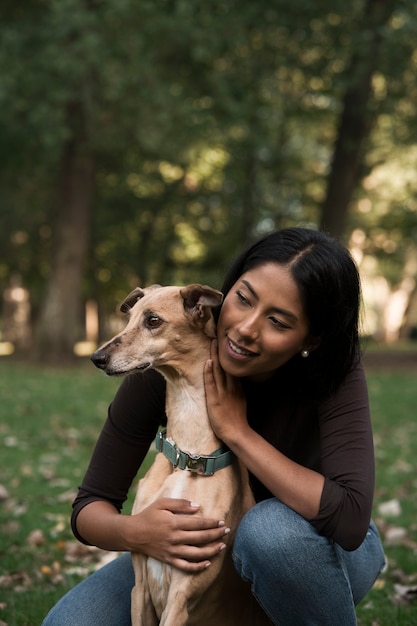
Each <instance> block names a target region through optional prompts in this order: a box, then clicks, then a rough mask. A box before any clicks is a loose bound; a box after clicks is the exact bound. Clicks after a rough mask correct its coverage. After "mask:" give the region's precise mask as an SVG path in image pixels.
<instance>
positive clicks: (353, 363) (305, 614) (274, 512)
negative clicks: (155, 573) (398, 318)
mask: <svg viewBox="0 0 417 626" xmlns="http://www.w3.org/2000/svg"><path fill="white" fill-rule="evenodd" d="M223 293H224V295H225V299H224V302H223V304H222V307H221V309H220V310H219V311H218V312H217V316H218V332H217V335H218V336H217V340H216V341H215V342H213V346H212V354H211V358H210V359H209V360H208V362H207V364H206V369H205V387H206V398H207V406H208V411H209V416H210V420H211V424H212V426H213V429H214V430H215V432H216V434H217V435H218V437H219V438H220V439H221V440H222V441H223V442H224V443H225V444H226V445H228V446H229V447H230V448H231V450H232V451H233V452H234V453H235V454H236V455H237V456H238V457H239V458H240V459H241V461H242V462H243V463H244V464H245V465H246V466H247V468H248V470H249V472H250V475H251V481H252V487H253V491H254V494H255V498H256V502H257V504H256V505H255V506H254V507H253V508H252V509H251V510H250V511H249V512H248V513H247V514H246V516H245V517H244V518H243V520H242V521H241V523H240V525H239V527H238V529H237V534H236V538H235V542H234V546H233V556H234V562H235V566H236V569H237V571H238V572H239V574H240V575H241V576H242V578H244V579H245V580H249V581H250V582H251V586H252V591H253V593H254V595H255V597H256V598H257V600H258V602H259V603H260V605H261V606H262V607H263V609H264V611H265V613H267V614H268V616H269V617H270V619H271V620H272V622H273V623H274V624H279V625H283V626H293V625H294V626H296V625H300V626H301V625H305V626H313V625H317V626H327V625H328V626H330V625H331V626H334V624H337V625H338V626H354V625H355V624H356V617H355V605H356V604H357V603H358V602H360V600H361V599H362V598H363V597H364V596H365V595H366V593H367V592H368V591H369V589H370V588H371V587H372V585H373V583H374V581H375V580H376V578H377V577H378V575H379V573H380V572H381V570H382V568H383V566H384V554H383V550H382V546H381V543H380V540H379V537H378V533H377V531H376V528H375V526H374V524H373V522H372V521H371V510H372V500H373V490H374V457H373V442H372V428H371V421H370V416H369V404H368V395H367V387H366V381H365V376H364V372H363V368H362V364H361V358H360V350H359V339H358V318H359V304H360V285H359V278H358V272H357V269H356V267H355V264H354V262H353V261H352V259H351V257H350V255H349V253H348V252H347V250H346V249H345V248H344V247H343V246H342V245H341V244H340V243H339V242H337V241H336V240H333V239H331V238H330V237H328V236H326V235H325V234H323V233H321V232H319V231H314V230H310V229H303V228H290V229H284V230H281V231H278V232H274V233H271V234H269V235H267V236H266V237H263V238H262V239H260V240H259V241H258V242H256V243H255V244H254V245H252V246H251V247H250V248H248V249H247V250H245V251H244V252H243V254H242V255H241V256H240V257H239V258H238V259H237V260H236V262H235V263H234V264H233V265H232V267H231V269H230V271H229V273H228V275H227V276H226V280H225V282H224V285H223ZM164 405H165V383H164V380H163V378H162V377H161V376H160V375H159V374H158V373H156V372H148V373H145V374H132V375H131V376H129V377H127V378H126V379H125V381H124V382H123V383H122V385H121V387H120V389H119V391H118V393H117V395H116V397H115V399H114V401H113V403H112V404H111V406H110V408H109V415H108V419H107V421H106V423H105V425H104V428H103V431H102V433H101V435H100V438H99V440H98V443H97V446H96V448H95V451H94V454H93V457H92V460H91V462H90V466H89V468H88V470H87V474H86V476H85V478H84V481H83V484H82V485H81V487H80V490H79V494H78V496H77V498H76V500H75V502H74V512H73V518H72V523H73V530H74V533H75V535H76V536H77V537H78V538H79V539H80V541H83V542H85V543H89V544H93V545H96V546H99V547H101V548H104V549H107V550H116V551H126V552H127V554H124V555H122V556H121V557H118V558H117V559H116V560H115V561H113V562H112V563H111V564H109V565H108V566H106V567H104V568H103V569H101V570H99V571H98V572H96V573H95V574H93V575H92V576H90V577H89V578H87V579H86V580H85V581H84V582H82V583H81V584H80V585H78V586H77V587H75V588H74V589H73V590H72V591H71V592H69V593H68V594H67V595H66V596H64V598H62V600H61V601H60V602H59V603H58V604H57V605H56V606H55V607H54V608H53V609H52V611H51V612H50V613H49V615H48V616H47V618H46V620H45V622H44V625H45V626H50V625H55V626H59V625H64V624H75V623H80V624H83V626H90V625H93V624H97V625H98V624H100V626H105V625H110V624H111V625H114V626H115V625H117V626H121V625H124V624H126V625H128V624H130V591H131V588H132V587H133V584H134V579H133V570H132V566H131V562H130V555H129V554H128V552H131V551H142V552H144V553H146V554H148V555H150V556H153V557H155V558H157V559H159V560H161V561H165V562H166V563H169V564H171V565H173V566H174V567H178V568H180V569H182V570H184V571H186V572H190V573H191V572H198V571H200V570H202V569H204V568H205V567H207V565H208V564H209V563H210V562H211V560H212V559H215V558H216V555H217V554H218V552H219V551H220V550H221V549H222V548H223V547H224V543H225V542H227V532H228V529H227V528H225V527H224V525H222V520H210V519H204V518H201V517H199V516H198V515H194V513H198V504H197V505H196V504H195V503H190V502H188V501H184V500H176V499H163V500H158V501H157V502H155V503H154V504H153V505H151V506H150V507H149V508H148V509H146V510H145V511H142V512H141V513H139V514H138V515H135V516H129V515H121V514H120V511H121V508H122V504H123V502H124V500H125V499H126V494H127V491H128V489H129V487H130V485H131V483H132V481H133V479H134V477H135V475H136V473H137V471H138V469H139V467H140V464H141V462H142V460H143V459H144V457H145V455H146V452H147V450H148V448H149V445H150V444H151V442H152V440H153V438H154V436H155V434H156V431H157V429H158V427H159V426H160V425H161V424H164V423H165V422H166V416H165V412H164ZM92 598H93V600H92Z"/></svg>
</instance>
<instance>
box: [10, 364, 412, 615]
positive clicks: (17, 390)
mask: <svg viewBox="0 0 417 626" xmlns="http://www.w3.org/2000/svg"><path fill="white" fill-rule="evenodd" d="M368 382H369V391H370V398H371V406H372V413H373V422H374V430H375V444H376V463H377V489H376V497H375V510H374V519H375V520H376V523H377V526H378V528H379V530H380V532H381V535H382V537H383V540H384V544H385V549H386V553H387V556H388V559H389V568H388V570H387V571H386V572H385V573H384V574H383V575H382V577H381V578H380V579H379V581H378V582H377V584H376V585H375V587H374V588H373V589H372V591H371V592H370V593H369V594H368V596H367V597H366V598H365V600H364V601H363V602H362V603H361V605H360V606H359V607H358V611H357V613H358V622H359V624H360V626H395V625H399V626H409V625H414V624H415V625H416V626H417V600H416V599H415V598H416V594H415V592H414V599H413V598H412V596H413V589H414V588H415V587H416V586H417V498H416V496H415V494H416V487H417V478H416V476H417V422H416V420H415V410H416V406H417V385H416V372H415V371H413V372H395V371H393V372H390V371H380V372H377V371H373V372H372V371H371V372H369V374H368ZM119 383H120V380H114V379H109V378H107V377H105V376H103V375H101V374H100V373H99V372H97V371H96V370H95V369H94V368H93V367H92V366H90V365H89V364H87V363H84V362H83V361H80V365H79V367H77V368H75V369H74V368H73V369H58V370H53V369H35V368H33V367H30V366H25V365H23V364H18V363H15V362H13V361H12V360H7V359H6V360H3V361H0V398H1V404H0V448H1V462H0V485H2V486H3V488H4V489H6V490H7V493H6V492H2V491H1V490H0V500H1V501H0V626H4V624H7V625H8V626H37V625H39V624H40V623H41V622H42V618H43V617H44V615H45V614H46V613H47V611H48V610H49V608H50V607H51V606H52V605H53V604H54V603H55V602H56V601H57V600H58V599H59V598H60V597H61V596H62V595H63V593H64V592H65V591H66V590H67V589H69V588H70V587H72V586H73V585H74V584H75V583H76V582H77V581H78V580H80V579H81V578H82V577H84V576H85V575H86V574H87V573H89V572H90V571H92V570H93V569H94V568H95V567H96V566H97V564H98V563H100V562H101V559H102V558H103V557H105V556H106V553H103V552H101V551H99V550H95V549H86V548H84V547H83V546H81V545H80V544H78V543H77V542H76V541H75V540H74V538H73V537H72V534H71V531H70V527H69V515H70V509H71V501H72V498H73V495H74V493H75V489H76V487H77V485H78V484H79V482H80V480H81V478H82V475H83V473H84V470H85V468H86V464H87V462H88V459H89V456H90V454H91V451H92V447H93V445H94V443H95V440H96V437H97V434H98V432H99V430H100V428H101V425H102V423H103V420H104V419H105V416H106V412H107V406H108V404H109V402H110V401H111V399H112V397H113V395H114V392H115V390H116V388H117V386H118V385H119ZM130 501H131V498H130ZM387 503H388V505H387ZM128 506H129V503H128ZM387 509H388V510H387ZM395 585H402V587H401V588H398V587H396V586H395ZM399 589H403V590H404V591H407V590H408V592H409V596H410V597H409V598H408V599H407V598H406V599H404V598H401V596H400V595H399V593H398V590H399ZM12 592H13V593H12Z"/></svg>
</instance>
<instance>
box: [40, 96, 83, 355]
mask: <svg viewBox="0 0 417 626" xmlns="http://www.w3.org/2000/svg"><path fill="white" fill-rule="evenodd" d="M68 120H69V127H70V130H71V135H70V138H69V140H68V141H67V143H66V145H65V147H64V151H63V155H62V160H61V173H60V181H59V188H58V199H57V212H56V223H55V226H54V230H53V250H52V258H51V264H50V276H49V280H48V283H47V288H46V297H45V300H44V304H43V307H42V309H41V312H40V318H39V323H38V327H37V333H36V345H35V356H36V357H37V358H38V359H40V360H47V361H57V360H68V359H71V358H73V357H74V351H73V349H74V343H75V342H76V341H77V340H78V339H81V338H83V334H82V333H83V328H82V321H83V319H84V313H83V307H82V294H81V288H82V277H83V269H84V262H85V258H86V254H87V250H88V243H89V233H90V216H91V207H92V201H93V193H94V164H93V158H92V156H91V153H90V151H89V149H88V142H87V133H86V128H85V120H84V114H83V110H82V107H81V105H79V104H73V105H71V106H70V107H69V108H68Z"/></svg>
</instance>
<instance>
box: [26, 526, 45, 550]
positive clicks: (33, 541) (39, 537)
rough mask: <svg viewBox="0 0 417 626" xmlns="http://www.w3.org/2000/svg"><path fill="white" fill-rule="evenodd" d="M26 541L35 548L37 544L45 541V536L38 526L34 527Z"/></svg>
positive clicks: (41, 544)
mask: <svg viewBox="0 0 417 626" xmlns="http://www.w3.org/2000/svg"><path fill="white" fill-rule="evenodd" d="M26 541H27V543H28V545H30V546H32V547H33V548H36V547H37V546H43V545H44V544H45V543H46V537H45V535H44V534H43V531H42V530H41V529H40V528H35V530H32V532H31V533H30V534H29V536H28V538H27V540H26Z"/></svg>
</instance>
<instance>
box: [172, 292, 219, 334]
mask: <svg viewBox="0 0 417 626" xmlns="http://www.w3.org/2000/svg"><path fill="white" fill-rule="evenodd" d="M180 294H181V297H182V299H183V301H184V309H185V311H186V313H188V314H189V315H190V316H191V318H192V320H193V323H194V324H195V325H196V326H197V327H198V328H204V327H205V326H206V324H207V322H208V321H213V322H214V320H213V314H212V312H211V309H212V308H213V307H215V306H219V304H221V303H222V301H223V294H222V292H221V291H217V289H213V288H212V287H208V286H207V285H198V284H195V285H188V286H187V287H184V288H183V289H181V290H180ZM211 326H212V328H211V327H207V328H205V332H206V333H207V334H208V335H209V337H215V336H216V333H215V329H214V323H213V324H211Z"/></svg>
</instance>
